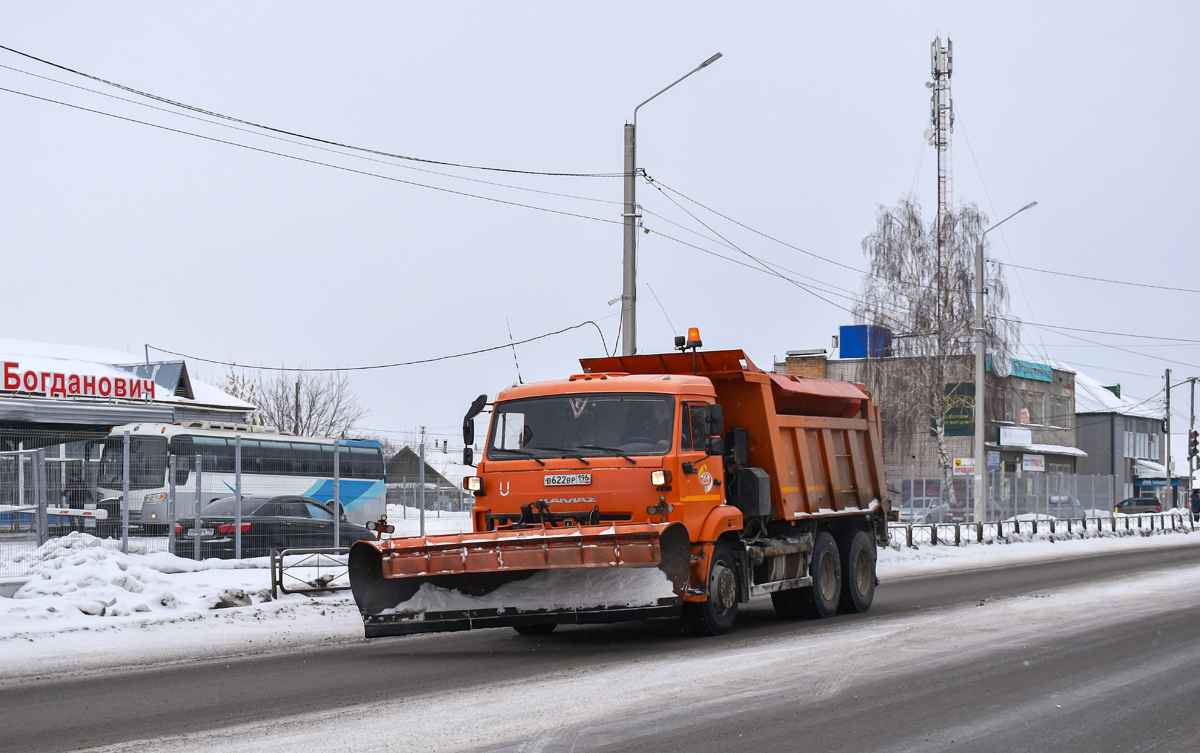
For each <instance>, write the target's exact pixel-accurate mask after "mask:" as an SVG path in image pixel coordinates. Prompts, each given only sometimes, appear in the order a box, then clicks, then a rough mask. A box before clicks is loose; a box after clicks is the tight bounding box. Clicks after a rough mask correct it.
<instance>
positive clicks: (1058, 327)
mask: <svg viewBox="0 0 1200 753" xmlns="http://www.w3.org/2000/svg"><path fill="white" fill-rule="evenodd" d="M997 318H998V319H1006V320H1007V321H1020V320H1017V319H1007V318H1006V317H997ZM1022 324H1028V325H1029V326H1031V327H1044V328H1046V329H1053V330H1066V331H1069V332H1087V333H1089V334H1093V335H1112V336H1113V337H1132V338H1136V339H1141V340H1168V341H1170V342H1176V343H1188V344H1200V340H1190V339H1187V338H1183V337H1162V336H1160V335H1134V334H1130V333H1128V332H1109V331H1106V330H1102V329H1084V328H1082V327H1064V326H1062V325H1058V324H1040V323H1038V322H1022ZM1067 336H1068V337H1070V335H1067ZM1076 339H1083V338H1076ZM1086 342H1091V341H1090V340H1089V341H1086ZM1095 344H1096V345H1100V346H1101V347H1113V346H1111V345H1108V344H1107V343H1095Z"/></svg>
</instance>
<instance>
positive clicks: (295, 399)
mask: <svg viewBox="0 0 1200 753" xmlns="http://www.w3.org/2000/svg"><path fill="white" fill-rule="evenodd" d="M224 389H225V391H226V392H228V393H229V394H230V395H233V396H234V397H238V398H241V399H243V400H245V401H246V402H248V403H251V404H253V405H255V406H256V407H257V410H255V411H254V413H253V414H252V416H251V422H252V423H254V424H258V425H264V426H274V427H275V428H277V429H280V430H281V431H290V432H292V433H293V434H296V435H298V436H312V437H340V436H345V435H346V434H347V433H349V432H352V431H354V430H355V429H356V428H357V426H358V423H359V422H360V421H362V419H363V418H365V417H366V415H367V412H368V411H367V408H366V406H364V405H363V403H362V399H361V397H360V396H359V394H358V392H357V391H356V390H355V389H354V386H353V385H352V384H351V383H350V377H348V376H347V375H345V374H341V373H336V372H329V373H320V374H318V373H314V372H307V371H304V372H287V371H283V372H277V373H275V374H274V375H273V376H272V377H269V378H267V379H265V380H264V379H263V378H262V377H257V378H253V379H252V378H250V377H247V376H245V375H244V374H238V373H236V372H235V371H234V370H233V369H230V370H229V373H228V374H227V375H226V377H225V385H224Z"/></svg>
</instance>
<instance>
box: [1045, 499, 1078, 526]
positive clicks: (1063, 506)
mask: <svg viewBox="0 0 1200 753" xmlns="http://www.w3.org/2000/svg"><path fill="white" fill-rule="evenodd" d="M1046 513H1047V514H1049V515H1053V516H1054V517H1056V518H1058V519H1060V520H1063V519H1066V518H1082V517H1083V505H1082V504H1080V502H1079V500H1077V499H1075V498H1074V497H1072V496H1071V495H1069V494H1052V495H1050V499H1049V500H1048V502H1047V505H1046Z"/></svg>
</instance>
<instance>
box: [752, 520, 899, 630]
mask: <svg viewBox="0 0 1200 753" xmlns="http://www.w3.org/2000/svg"><path fill="white" fill-rule="evenodd" d="M840 538H841V541H840V542H838V541H837V540H835V539H834V537H833V535H832V534H830V533H829V532H828V531H822V532H820V533H818V534H817V540H816V543H815V544H814V546H813V554H812V560H811V562H810V564H809V569H808V574H809V577H811V578H812V584H811V585H808V586H806V587H804V588H793V589H789V590H787V591H777V592H775V593H773V594H771V603H772V604H773V605H774V606H775V612H776V613H777V614H778V615H779V616H780V617H783V618H785V619H789V620H798V619H804V618H810V619H819V618H823V617H832V616H833V615H835V614H837V613H838V612H839V611H840V612H865V611H867V610H868V609H870V608H871V602H872V601H874V599H875V542H874V541H873V540H872V539H871V536H870V534H868V533H867V532H866V531H863V530H857V529H856V530H851V531H847V532H846V533H844V534H843V535H842V536H841V537H840ZM839 543H840V544H841V545H840V546H839Z"/></svg>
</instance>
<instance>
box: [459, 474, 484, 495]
mask: <svg viewBox="0 0 1200 753" xmlns="http://www.w3.org/2000/svg"><path fill="white" fill-rule="evenodd" d="M463 488H464V489H466V490H467V491H469V492H479V491H483V479H482V478H480V477H479V476H467V477H465V478H463Z"/></svg>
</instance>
